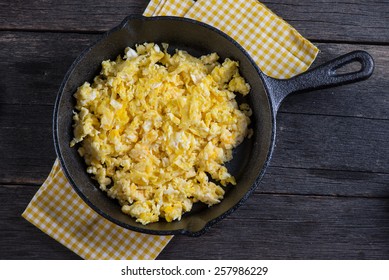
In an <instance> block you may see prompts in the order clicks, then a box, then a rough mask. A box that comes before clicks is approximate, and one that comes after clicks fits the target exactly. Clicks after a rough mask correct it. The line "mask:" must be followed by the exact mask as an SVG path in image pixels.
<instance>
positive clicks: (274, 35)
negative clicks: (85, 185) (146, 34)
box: [22, 0, 318, 259]
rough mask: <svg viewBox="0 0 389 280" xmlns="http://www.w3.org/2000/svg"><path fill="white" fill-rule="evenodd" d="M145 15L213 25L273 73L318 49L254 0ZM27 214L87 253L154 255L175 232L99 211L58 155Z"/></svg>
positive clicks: (169, 1)
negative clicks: (131, 225)
mask: <svg viewBox="0 0 389 280" xmlns="http://www.w3.org/2000/svg"><path fill="white" fill-rule="evenodd" d="M144 15H145V16H159V15H172V16H183V17H188V18H192V19H195V20H198V21H202V22H205V23H208V24H210V25H213V26H214V27H216V28H218V29H220V30H222V31H223V32H225V33H227V34H228V35H230V36H231V37H232V38H234V39H235V40H236V41H237V42H238V43H240V44H241V45H242V46H243V47H244V48H245V49H246V51H247V52H248V53H249V54H250V55H251V56H252V57H253V59H254V60H255V61H256V63H257V64H258V65H259V67H260V68H261V70H262V71H263V72H264V73H266V74H267V75H269V76H272V77H277V78H288V77H291V76H293V75H296V74H298V73H301V72H303V71H305V70H306V69H307V68H308V67H309V66H310V65H311V63H312V62H313V61H314V59H315V57H316V55H317V52H318V49H317V48H316V47H315V46H313V45H312V44H311V43H310V42H309V41H307V40H306V39H304V38H303V37H302V36H301V35H300V34H299V33H298V32H297V31H296V30H294V29H293V28H292V27H291V26H289V25H288V24H287V23H286V22H284V21H283V20H282V19H280V18H279V17H277V16H276V15H274V14H273V13H272V12H271V11H270V10H269V9H267V8H266V7H265V6H264V5H262V4H260V3H259V2H257V1H255V0H239V1H238V0H209V1H205V0H199V1H197V2H195V1H192V0H152V1H150V3H149V5H148V7H147V8H146V10H145V12H144ZM22 216H23V217H24V218H25V219H27V220H28V221H30V222H31V223H32V224H34V225H35V226H36V227H38V228H40V229H41V230H42V231H43V232H45V233H47V234H48V235H50V236H51V237H53V238H54V239H56V240H57V241H59V242H60V243H62V244H63V245H65V246H66V247H68V248H69V249H70V250H72V251H73V252H75V253H76V254H78V255H79V256H81V257H82V258H84V259H155V258H156V257H157V256H158V254H159V253H160V252H161V251H162V250H163V248H164V247H165V246H166V244H167V243H168V242H169V241H170V240H171V238H172V236H155V235H148V234H142V233H138V232H134V231H130V230H127V229H124V228H122V227H119V226H117V225H115V224H113V223H111V222H110V221H108V220H106V219H105V218H103V217H101V216H100V215H98V214H97V213H96V212H94V211H93V210H92V209H91V208H90V207H89V206H88V205H86V204H85V202H84V201H83V200H82V199H81V198H80V197H79V196H78V195H77V194H76V192H75V191H74V190H73V188H72V187H71V186H70V184H69V182H68V181H67V179H66V177H65V175H64V173H63V171H62V170H61V167H60V165H59V161H58V160H56V161H55V163H54V166H53V168H52V170H51V172H50V174H49V176H48V178H47V179H46V181H45V182H44V183H43V185H42V187H41V188H40V189H39V191H38V192H37V193H36V194H35V196H34V198H33V199H32V200H31V202H30V204H29V205H28V206H27V208H26V210H25V211H24V213H23V214H22Z"/></svg>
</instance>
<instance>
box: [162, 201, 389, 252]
mask: <svg viewBox="0 0 389 280" xmlns="http://www.w3.org/2000/svg"><path fill="white" fill-rule="evenodd" d="M388 219H389V216H388V200H387V199H358V198H333V197H306V196H288V195H281V196H278V195H254V196H253V197H251V198H250V199H249V200H248V201H247V203H246V204H245V205H243V206H242V207H241V208H239V209H238V210H237V211H236V212H235V213H233V214H232V215H231V216H229V217H228V218H227V219H226V220H223V221H221V222H220V223H219V224H217V225H215V226H214V227H213V228H212V229H211V230H210V231H209V232H208V233H207V234H205V235H204V236H202V237H200V238H198V239H192V238H188V237H185V236H178V237H175V238H174V239H173V240H172V241H171V243H170V244H168V246H167V248H166V250H164V251H163V252H162V253H161V254H160V256H159V259H387V258H388V256H389V242H387V241H385V240H387V238H386V237H387V235H388V233H389V227H388ZM199 243H202V244H207V246H206V247H204V246H199ZM209 248H212V250H209Z"/></svg>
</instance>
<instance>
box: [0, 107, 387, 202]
mask: <svg viewBox="0 0 389 280" xmlns="http://www.w3.org/2000/svg"><path fill="white" fill-rule="evenodd" d="M30 108H31V106H28V105H7V106H6V107H4V110H3V114H4V116H5V117H4V118H1V120H0V128H1V129H0V139H1V141H2V145H1V146H0V157H1V158H2V159H3V160H2V161H0V182H2V183H10V182H12V183H35V184H37V183H41V182H43V180H44V179H45V177H46V176H47V174H48V172H49V171H50V167H51V165H52V163H53V162H54V159H55V153H54V148H53V142H52V136H51V124H50V122H51V113H52V108H51V107H50V106H44V105H42V106H38V105H34V106H33V107H32V108H33V109H32V110H31V109H30ZM29 109H30V110H29ZM277 133H278V135H277V137H278V138H277V142H276V144H277V146H276V148H275V153H274V157H273V159H272V162H271V166H272V167H276V168H277V167H278V168H284V169H287V168H291V170H290V171H289V172H290V174H293V176H296V177H297V181H296V183H299V182H300V184H301V182H306V183H305V184H306V185H305V187H303V189H305V191H304V193H306V192H307V191H308V190H309V191H308V193H315V194H316V193H317V192H315V191H314V190H315V188H319V187H320V186H322V185H323V184H330V182H328V181H322V180H319V179H320V178H323V177H324V178H327V179H328V178H329V180H330V181H331V180H336V183H333V184H335V186H334V187H330V188H328V189H325V190H326V191H329V192H330V193H327V194H336V195H341V194H342V193H343V194H345V191H344V190H343V191H340V190H341V189H339V188H336V185H337V184H343V182H344V181H345V182H344V183H345V185H344V186H343V185H342V186H343V188H346V189H348V191H351V190H352V189H353V188H354V187H355V188H356V189H354V191H352V192H351V193H349V195H367V194H366V192H368V193H370V192H371V193H370V194H369V195H370V196H381V195H382V194H383V193H386V192H385V191H384V190H383V189H382V188H385V186H386V187H387V186H388V185H387V182H388V176H389V172H388V170H389V160H388V155H389V142H388V141H387V136H388V135H389V122H388V121H386V120H370V119H361V118H350V117H346V118H345V117H336V116H323V115H304V114H289V113H280V115H279V116H278V130H277ZM296 168H298V169H307V170H305V171H303V172H296ZM334 171H339V172H340V174H341V175H340V177H339V173H337V172H334ZM277 172H281V171H275V174H276V175H273V176H275V177H277V176H278V174H277ZM342 172H345V173H342ZM353 172H354V173H353ZM359 172H360V173H359ZM344 174H347V175H344ZM307 175H309V176H307ZM269 176H272V175H269ZM344 176H346V178H344ZM268 180H270V181H273V180H276V181H277V179H275V178H274V177H273V178H272V177H270V178H269V179H268ZM281 180H285V181H283V182H280V183H279V184H280V186H279V187H278V188H277V190H278V191H280V192H281V193H285V192H287V193H289V191H290V189H291V186H293V180H292V181H291V178H288V177H283V176H282V177H281ZM371 181H372V182H371ZM341 182H342V183H341ZM356 182H357V183H356ZM365 184H366V185H365ZM370 184H371V185H370ZM310 185H312V187H311V188H308V190H307V189H306V188H307V187H309V186H310ZM273 187H274V186H273ZM370 187H371V188H370ZM319 193H321V192H320V191H319Z"/></svg>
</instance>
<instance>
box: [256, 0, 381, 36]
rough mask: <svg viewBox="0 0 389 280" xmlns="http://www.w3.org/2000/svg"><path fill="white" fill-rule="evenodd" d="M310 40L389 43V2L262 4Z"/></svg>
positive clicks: (285, 1) (289, 0) (286, 1)
mask: <svg viewBox="0 0 389 280" xmlns="http://www.w3.org/2000/svg"><path fill="white" fill-rule="evenodd" d="M261 2H263V3H264V4H266V5H267V6H268V7H269V8H270V9H271V10H272V11H273V12H275V13H276V14H277V15H279V16H280V17H282V18H283V19H285V20H286V21H287V22H288V23H290V24H291V25H292V26H293V27H295V28H296V29H297V30H298V31H299V32H300V33H301V34H302V35H303V36H305V37H307V38H309V39H310V40H327V41H328V40H337V41H342V42H358V41H360V42H381V43H387V42H388V41H389V40H388V39H389V1H388V0H383V1H376V0H373V1H364V0H353V1H345V0H342V1H329V0H324V1H323V0H310V1H294V0H282V1H267V0H264V1H261Z"/></svg>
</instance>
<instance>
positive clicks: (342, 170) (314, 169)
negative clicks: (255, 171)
mask: <svg viewBox="0 0 389 280" xmlns="http://www.w3.org/2000/svg"><path fill="white" fill-rule="evenodd" d="M270 167H276V168H284V169H294V170H311V171H330V172H350V173H370V174H382V175H388V174H389V172H381V171H380V172H376V171H371V170H348V169H330V168H301V167H294V166H282V165H273V164H271V165H270Z"/></svg>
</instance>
